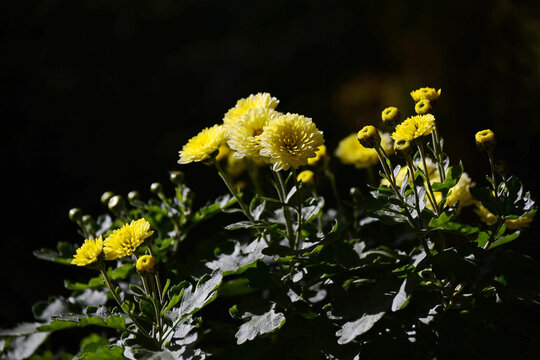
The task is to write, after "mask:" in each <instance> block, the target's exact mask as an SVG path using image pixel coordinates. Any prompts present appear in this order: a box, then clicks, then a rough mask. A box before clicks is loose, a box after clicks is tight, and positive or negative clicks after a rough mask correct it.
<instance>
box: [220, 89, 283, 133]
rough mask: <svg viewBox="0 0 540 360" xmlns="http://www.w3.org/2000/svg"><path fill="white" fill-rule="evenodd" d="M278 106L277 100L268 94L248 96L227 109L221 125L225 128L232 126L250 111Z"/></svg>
mask: <svg viewBox="0 0 540 360" xmlns="http://www.w3.org/2000/svg"><path fill="white" fill-rule="evenodd" d="M278 104H279V100H278V99H276V98H275V97H272V95H270V94H269V93H257V94H256V95H253V94H252V95H249V96H248V97H247V98H245V99H240V100H238V101H237V102H236V105H235V107H233V108H231V109H229V111H227V112H226V113H225V116H224V117H223V123H224V124H225V125H226V126H229V125H232V124H234V123H235V122H236V120H238V119H240V117H242V116H243V115H244V114H246V113H247V112H248V111H249V110H250V109H256V108H265V109H275V108H276V107H277V106H278Z"/></svg>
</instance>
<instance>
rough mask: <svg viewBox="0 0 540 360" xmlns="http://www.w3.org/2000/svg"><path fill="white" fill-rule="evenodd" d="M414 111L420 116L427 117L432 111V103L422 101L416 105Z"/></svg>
mask: <svg viewBox="0 0 540 360" xmlns="http://www.w3.org/2000/svg"><path fill="white" fill-rule="evenodd" d="M414 111H416V113H417V114H418V115H425V114H427V113H429V112H430V111H431V102H430V101H429V100H428V99H422V100H420V101H419V102H417V103H416V105H414Z"/></svg>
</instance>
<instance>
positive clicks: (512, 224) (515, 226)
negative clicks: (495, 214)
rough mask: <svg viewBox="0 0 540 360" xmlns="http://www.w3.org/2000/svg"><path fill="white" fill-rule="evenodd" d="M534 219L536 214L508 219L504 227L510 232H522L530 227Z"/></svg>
mask: <svg viewBox="0 0 540 360" xmlns="http://www.w3.org/2000/svg"><path fill="white" fill-rule="evenodd" d="M533 218H534V214H532V215H527V216H522V217H519V218H517V219H508V220H505V222H504V225H506V227H507V228H509V229H510V230H521V229H523V228H527V227H529V225H530V224H531V223H532V221H533Z"/></svg>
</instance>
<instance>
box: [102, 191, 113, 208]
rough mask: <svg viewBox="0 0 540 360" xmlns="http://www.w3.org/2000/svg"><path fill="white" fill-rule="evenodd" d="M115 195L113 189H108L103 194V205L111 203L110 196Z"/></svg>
mask: <svg viewBox="0 0 540 360" xmlns="http://www.w3.org/2000/svg"><path fill="white" fill-rule="evenodd" d="M113 196H114V193H113V192H112V191H106V192H104V193H103V195H101V203H102V204H103V205H107V204H108V203H109V200H110V198H112V197H113Z"/></svg>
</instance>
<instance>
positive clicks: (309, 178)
mask: <svg viewBox="0 0 540 360" xmlns="http://www.w3.org/2000/svg"><path fill="white" fill-rule="evenodd" d="M314 177H315V173H314V172H313V171H311V170H304V171H302V172H301V173H300V174H298V176H297V177H296V181H299V182H300V181H301V182H302V183H304V184H312V183H313V180H314Z"/></svg>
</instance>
